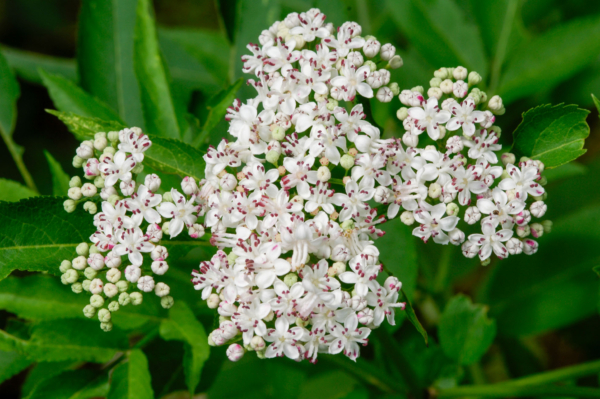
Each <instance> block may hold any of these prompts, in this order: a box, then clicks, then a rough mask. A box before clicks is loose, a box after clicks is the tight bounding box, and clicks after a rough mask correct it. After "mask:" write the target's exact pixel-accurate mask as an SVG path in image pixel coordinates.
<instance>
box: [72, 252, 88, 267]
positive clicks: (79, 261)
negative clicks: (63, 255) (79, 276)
mask: <svg viewBox="0 0 600 399" xmlns="http://www.w3.org/2000/svg"><path fill="white" fill-rule="evenodd" d="M86 266H87V259H86V258H85V256H83V255H81V256H78V257H77V258H75V259H73V269H76V270H83V269H85V268H86Z"/></svg>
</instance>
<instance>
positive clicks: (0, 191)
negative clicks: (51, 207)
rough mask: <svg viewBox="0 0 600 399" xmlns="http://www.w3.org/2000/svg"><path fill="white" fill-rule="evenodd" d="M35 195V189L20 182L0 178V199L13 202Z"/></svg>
mask: <svg viewBox="0 0 600 399" xmlns="http://www.w3.org/2000/svg"><path fill="white" fill-rule="evenodd" d="M37 195H38V194H37V193H36V192H35V191H33V190H31V189H30V188H29V187H27V186H24V185H22V184H21V183H17V182H16V181H12V180H8V179H2V178H0V201H9V202H14V201H19V200H22V199H24V198H29V197H36V196H37Z"/></svg>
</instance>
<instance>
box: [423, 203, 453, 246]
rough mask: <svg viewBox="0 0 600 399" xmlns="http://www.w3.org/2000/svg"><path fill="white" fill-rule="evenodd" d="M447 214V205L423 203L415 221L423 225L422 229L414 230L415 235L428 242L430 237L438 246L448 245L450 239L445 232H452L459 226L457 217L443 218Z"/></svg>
mask: <svg viewBox="0 0 600 399" xmlns="http://www.w3.org/2000/svg"><path fill="white" fill-rule="evenodd" d="M445 214H446V205H445V204H437V205H430V204H429V203H427V202H421V204H420V208H419V209H417V210H416V211H415V212H414V217H415V220H416V221H417V222H419V223H421V226H420V227H416V228H415V229H414V230H413V235H414V236H417V237H419V238H420V239H422V240H423V241H425V242H427V240H429V238H430V237H433V241H434V242H436V243H438V244H444V245H445V244H448V242H449V238H448V235H447V234H446V233H444V232H445V231H452V230H454V228H455V227H456V225H457V224H458V221H459V218H458V217H456V216H447V217H445V218H444V217H443V216H444V215H445Z"/></svg>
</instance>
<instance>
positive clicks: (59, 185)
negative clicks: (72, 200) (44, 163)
mask: <svg viewBox="0 0 600 399" xmlns="http://www.w3.org/2000/svg"><path fill="white" fill-rule="evenodd" d="M44 155H45V156H46V159H47V160H48V166H50V173H51V174H52V194H53V195H55V196H61V195H66V194H67V191H69V181H70V180H71V179H70V178H69V175H67V174H66V173H65V171H64V170H63V168H62V166H60V163H58V161H57V160H56V159H54V157H52V155H50V153H49V152H48V151H46V150H44Z"/></svg>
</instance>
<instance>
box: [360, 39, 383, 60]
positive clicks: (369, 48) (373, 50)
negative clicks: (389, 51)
mask: <svg viewBox="0 0 600 399" xmlns="http://www.w3.org/2000/svg"><path fill="white" fill-rule="evenodd" d="M380 49H381V43H379V42H378V41H377V40H376V39H374V38H373V39H369V40H367V41H366V42H365V44H364V45H363V48H362V50H363V53H365V56H366V57H368V58H373V57H375V56H376V55H377V54H378V53H379V50H380Z"/></svg>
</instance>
